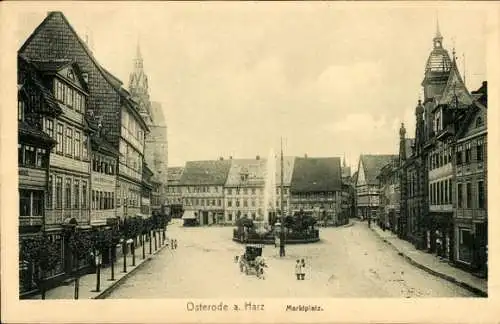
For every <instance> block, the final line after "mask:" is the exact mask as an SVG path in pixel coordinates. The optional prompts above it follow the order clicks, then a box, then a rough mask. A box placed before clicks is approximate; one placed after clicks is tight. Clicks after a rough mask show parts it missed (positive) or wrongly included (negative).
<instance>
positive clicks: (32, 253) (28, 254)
mask: <svg viewBox="0 0 500 324" xmlns="http://www.w3.org/2000/svg"><path fill="white" fill-rule="evenodd" d="M19 254H20V255H19V259H20V260H24V261H26V262H27V263H28V264H30V265H31V266H34V267H38V269H39V270H40V273H39V274H38V275H37V276H35V277H34V278H33V279H34V281H35V283H36V284H37V286H38V288H39V289H40V293H41V295H42V299H45V285H44V277H45V272H48V271H52V270H54V269H55V268H56V267H57V265H58V264H59V262H60V251H59V249H58V246H57V244H56V243H54V242H52V241H50V240H49V238H48V237H46V236H45V235H38V236H33V237H28V238H23V239H22V241H21V248H20V250H19ZM31 276H33V274H31V275H30V277H31Z"/></svg>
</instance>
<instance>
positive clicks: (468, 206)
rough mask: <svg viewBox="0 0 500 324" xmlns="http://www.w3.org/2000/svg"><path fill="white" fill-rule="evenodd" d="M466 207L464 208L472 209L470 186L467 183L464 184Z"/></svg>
mask: <svg viewBox="0 0 500 324" xmlns="http://www.w3.org/2000/svg"><path fill="white" fill-rule="evenodd" d="M465 190H466V205H465V208H472V184H471V183H470V182H468V183H467V184H466V189H465Z"/></svg>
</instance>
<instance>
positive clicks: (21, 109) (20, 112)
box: [17, 100, 26, 121]
mask: <svg viewBox="0 0 500 324" xmlns="http://www.w3.org/2000/svg"><path fill="white" fill-rule="evenodd" d="M25 109H26V105H25V103H24V101H23V100H18V101H17V120H19V121H22V120H24V115H25Z"/></svg>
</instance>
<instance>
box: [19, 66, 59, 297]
mask: <svg viewBox="0 0 500 324" xmlns="http://www.w3.org/2000/svg"><path fill="white" fill-rule="evenodd" d="M17 84H18V92H17V95H18V97H17V100H18V101H17V102H18V104H17V108H18V172H19V188H18V190H19V250H20V253H19V256H20V258H19V292H20V296H23V295H25V294H27V293H30V292H32V291H33V290H36V289H37V287H36V282H35V281H36V280H35V279H36V278H38V277H39V273H38V270H39V269H38V267H37V266H36V265H35V264H34V263H33V262H32V260H29V258H25V253H24V252H25V251H26V249H29V247H28V246H29V245H27V243H26V242H27V239H30V238H33V237H34V236H41V235H42V234H43V230H44V228H43V225H44V222H45V220H44V216H45V211H44V202H45V200H46V197H47V184H48V174H49V156H50V150H51V149H52V147H53V146H54V145H55V143H56V142H55V140H54V139H53V138H51V137H50V136H49V135H47V133H45V132H44V131H43V130H42V121H43V118H44V117H54V116H57V115H58V114H60V113H61V108H60V107H59V106H58V105H57V101H56V99H55V98H54V96H53V94H52V92H51V91H50V90H49V89H47V87H46V86H45V85H44V83H43V81H42V78H41V76H40V74H39V71H38V70H37V69H36V67H35V66H34V65H33V64H31V63H30V62H28V61H27V60H26V59H24V58H22V57H18V83H17ZM61 248H62V247H61ZM26 252H28V251H26ZM61 261H62V260H61ZM61 266H62V264H61ZM61 268H62V267H61ZM45 276H46V274H45Z"/></svg>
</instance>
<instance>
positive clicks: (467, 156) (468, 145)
mask: <svg viewBox="0 0 500 324" xmlns="http://www.w3.org/2000/svg"><path fill="white" fill-rule="evenodd" d="M471 148H472V146H471V143H466V144H465V163H466V164H468V163H470V162H471V160H472V150H471Z"/></svg>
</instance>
